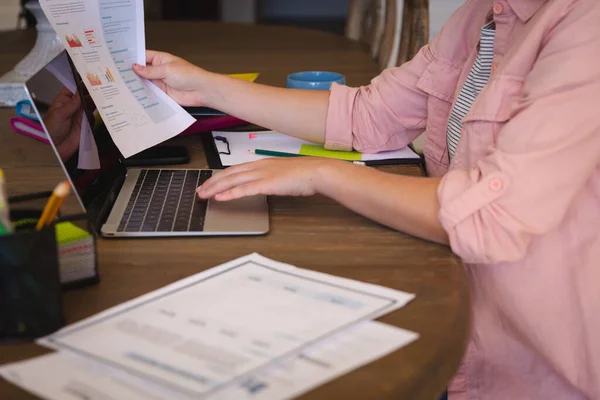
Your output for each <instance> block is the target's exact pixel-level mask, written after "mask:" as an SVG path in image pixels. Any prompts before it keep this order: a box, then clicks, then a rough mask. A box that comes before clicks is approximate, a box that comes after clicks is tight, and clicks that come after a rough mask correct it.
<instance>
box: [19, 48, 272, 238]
mask: <svg viewBox="0 0 600 400" xmlns="http://www.w3.org/2000/svg"><path fill="white" fill-rule="evenodd" d="M69 87H70V88H71V89H72V90H69ZM26 88H27V92H28V95H29V96H30V100H31V102H32V105H33V106H34V108H35V110H36V112H37V115H38V117H39V120H40V122H41V124H42V126H43V129H44V131H45V133H46V135H47V137H48V140H49V141H50V144H51V145H52V148H53V149H54V153H55V155H56V157H57V158H58V160H59V162H60V164H61V166H62V167H63V169H64V171H65V173H66V175H67V177H68V179H69V181H70V182H71V185H72V187H73V188H74V189H75V190H74V194H75V195H76V196H77V199H78V201H79V202H80V204H81V206H82V207H83V208H84V209H85V211H86V213H87V214H88V217H89V219H90V223H91V224H92V226H93V228H94V229H95V230H96V232H97V233H100V234H101V235H102V236H104V237H132V238H133V237H177V236H231V235H262V234H265V233H267V232H268V230H269V218H268V206H267V199H266V196H252V197H248V198H244V199H240V200H234V201H230V202H217V201H214V200H208V201H206V200H200V199H199V198H198V197H197V196H196V192H195V191H196V188H197V187H198V186H200V185H201V184H202V183H204V182H205V181H206V180H207V179H209V178H210V177H211V176H212V175H214V174H215V173H218V170H209V169H206V170H198V169H175V168H169V169H159V168H126V167H125V165H124V163H123V160H124V158H123V156H122V154H121V153H120V152H119V150H118V149H117V147H116V146H115V144H114V142H113V141H112V138H111V136H110V134H109V133H108V130H107V129H106V127H105V126H104V124H103V123H102V122H101V120H99V118H98V117H97V112H96V106H95V104H94V102H93V100H92V98H91V96H90V95H89V92H88V91H87V89H86V86H85V85H84V84H83V81H82V79H81V77H80V76H79V74H78V73H77V71H76V69H75V68H74V67H73V64H72V62H71V60H70V58H69V56H68V54H67V53H66V51H63V52H62V53H61V54H60V55H59V56H58V57H57V58H55V59H54V60H53V61H51V62H50V63H49V64H48V65H47V66H46V67H45V68H43V69H42V70H41V71H40V72H38V73H37V74H36V75H34V76H33V77H32V78H31V79H29V80H28V81H27V83H26ZM73 90H77V91H78V92H79V95H80V97H81V100H82V102H81V107H80V109H79V110H76V112H75V113H74V114H73V115H72V116H71V117H65V115H66V114H69V113H71V114H72V111H74V110H66V109H65V108H64V107H62V109H61V107H57V106H58V105H60V104H61V99H63V101H64V99H65V97H64V96H65V95H66V96H71V93H72V91H73ZM66 99H67V100H68V99H69V97H66ZM57 110H58V111H57ZM67 111H68V112H67ZM82 118H86V119H87V122H88V123H89V126H91V127H93V128H92V132H93V133H92V135H93V138H90V137H89V135H82V134H81V121H82ZM92 139H93V140H92ZM82 141H83V142H82ZM94 148H97V158H96V157H95V150H94ZM80 152H81V153H80ZM90 160H91V161H90ZM94 160H96V161H95V162H94Z"/></svg>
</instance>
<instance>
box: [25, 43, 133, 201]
mask: <svg viewBox="0 0 600 400" xmlns="http://www.w3.org/2000/svg"><path fill="white" fill-rule="evenodd" d="M27 88H28V90H29V93H30V95H31V98H32V100H33V102H34V105H35V108H36V109H37V111H38V114H39V117H40V121H41V122H42V123H43V125H44V128H45V130H46V134H47V135H48V137H49V140H50V141H51V142H52V144H53V146H54V148H55V150H56V153H57V155H58V157H59V158H60V161H61V162H62V164H63V166H64V168H65V170H66V172H67V174H68V176H69V178H70V179H71V183H72V184H73V186H74V187H75V189H76V192H77V194H78V196H79V199H80V200H81V202H82V205H83V206H84V207H85V208H86V209H88V211H89V208H90V206H91V205H92V203H93V202H94V201H95V200H97V199H98V198H99V197H101V195H102V194H103V193H104V192H105V191H106V190H107V189H108V187H109V186H110V185H111V184H112V183H113V182H114V181H115V179H118V178H119V177H120V176H124V175H125V168H124V166H123V165H122V163H121V160H122V158H123V157H122V155H121V153H120V152H119V150H118V149H117V147H116V146H115V144H114V143H113V141H112V138H111V137H110V134H109V133H108V130H107V129H106V128H105V126H104V124H103V123H102V121H101V120H100V118H99V115H98V113H97V111H96V106H95V104H94V102H93V100H92V98H91V96H90V95H89V93H88V91H87V89H86V88H85V85H84V84H83V82H82V81H81V77H80V76H79V74H78V73H77V71H76V70H75V68H74V67H73V65H72V63H71V60H70V59H69V56H68V55H67V53H66V52H64V51H63V52H62V53H61V54H60V55H59V56H58V57H57V58H55V59H54V60H53V61H51V62H50V63H49V64H48V65H47V66H46V67H45V68H44V69H42V70H41V71H40V72H38V73H37V74H36V75H34V76H33V77H32V78H31V79H30V80H29V81H28V82H27Z"/></svg>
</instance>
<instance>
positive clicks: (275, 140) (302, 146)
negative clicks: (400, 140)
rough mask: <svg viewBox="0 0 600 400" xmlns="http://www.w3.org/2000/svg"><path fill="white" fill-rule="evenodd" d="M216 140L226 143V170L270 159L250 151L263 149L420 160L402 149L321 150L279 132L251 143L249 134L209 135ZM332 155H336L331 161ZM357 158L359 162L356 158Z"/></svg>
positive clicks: (353, 157) (219, 147)
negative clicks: (371, 152)
mask: <svg viewBox="0 0 600 400" xmlns="http://www.w3.org/2000/svg"><path fill="white" fill-rule="evenodd" d="M212 135H213V138H214V137H215V136H222V137H225V138H226V139H227V141H228V142H229V148H230V150H231V154H229V155H228V154H219V157H220V159H221V164H223V166H225V167H229V166H232V165H237V164H243V163H247V162H252V161H258V160H262V159H264V158H269V157H270V156H262V155H258V154H254V153H252V152H251V151H250V150H255V149H263V150H272V151H280V152H284V153H292V154H304V155H311V156H320V157H325V156H327V157H330V158H338V159H344V160H352V161H354V160H361V161H367V162H368V161H378V160H392V159H415V160H417V159H419V155H418V154H417V153H415V152H414V151H412V150H411V149H410V148H408V147H405V148H403V149H400V150H395V151H386V152H381V153H374V154H367V153H358V152H346V151H342V152H337V151H330V150H326V149H324V148H323V146H321V145H315V144H314V143H311V142H307V141H305V140H300V139H297V138H294V137H291V136H287V135H284V134H281V133H278V132H260V134H258V135H256V137H255V138H253V139H251V138H250V137H249V133H248V132H217V131H214V132H213V133H212ZM215 145H216V146H217V150H218V151H220V152H225V151H226V150H227V145H226V144H225V143H223V142H220V141H215ZM335 153H339V155H338V156H337V157H334V155H335ZM357 157H358V158H357Z"/></svg>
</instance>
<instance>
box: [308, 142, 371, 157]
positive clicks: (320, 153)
mask: <svg viewBox="0 0 600 400" xmlns="http://www.w3.org/2000/svg"><path fill="white" fill-rule="evenodd" d="M299 154H302V155H303V156H313V157H324V158H336V159H338V160H346V161H360V160H361V159H362V154H360V153H358V152H356V151H336V150H327V149H325V148H324V147H323V146H319V145H318V144H303V145H302V146H301V147H300V153H299Z"/></svg>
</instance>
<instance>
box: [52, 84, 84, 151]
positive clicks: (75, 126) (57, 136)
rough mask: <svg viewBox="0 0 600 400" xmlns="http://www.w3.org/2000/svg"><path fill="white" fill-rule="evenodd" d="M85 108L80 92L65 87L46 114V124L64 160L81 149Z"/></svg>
mask: <svg viewBox="0 0 600 400" xmlns="http://www.w3.org/2000/svg"><path fill="white" fill-rule="evenodd" d="M82 118H83V109H82V108H81V98H80V97H79V94H78V93H75V94H73V93H71V91H70V90H69V89H67V88H66V87H63V88H62V89H61V90H60V92H59V93H58V95H57V96H56V98H55V99H54V101H53V102H52V104H51V105H50V108H49V109H48V112H47V113H46V115H44V118H43V120H44V125H45V126H46V129H48V133H49V134H50V136H52V141H53V142H54V145H55V146H56V149H57V151H58V153H59V155H60V157H61V159H62V160H63V161H67V160H68V159H69V158H71V156H72V155H73V154H74V153H75V152H76V151H77V150H78V149H79V140H80V136H81V119H82Z"/></svg>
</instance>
